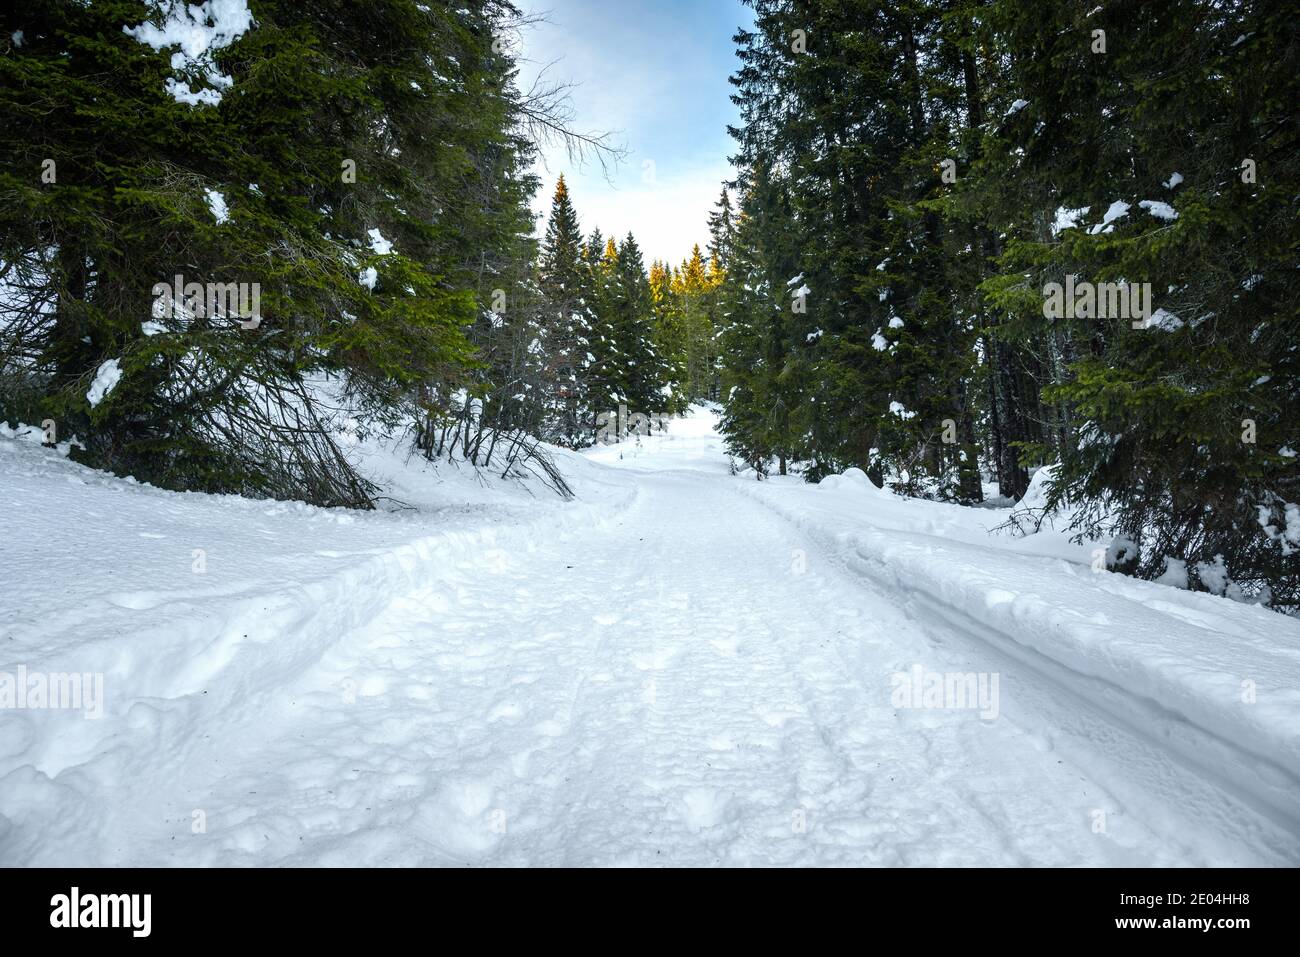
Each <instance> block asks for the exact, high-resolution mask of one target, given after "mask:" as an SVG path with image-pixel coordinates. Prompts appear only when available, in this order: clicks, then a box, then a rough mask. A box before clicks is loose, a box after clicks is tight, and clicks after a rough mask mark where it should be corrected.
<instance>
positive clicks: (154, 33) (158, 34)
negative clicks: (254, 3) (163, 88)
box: [122, 0, 253, 106]
mask: <svg viewBox="0 0 1300 957" xmlns="http://www.w3.org/2000/svg"><path fill="white" fill-rule="evenodd" d="M162 12H163V16H162V18H161V20H162V22H161V23H153V22H150V21H147V20H146V21H145V22H144V23H141V24H139V25H137V26H134V27H132V26H124V27H123V28H122V30H123V31H124V32H125V33H126V34H127V35H128V36H131V37H134V38H135V39H136V40H139V41H140V42H141V43H144V44H146V45H148V46H150V47H153V48H154V49H155V50H165V49H168V48H170V47H177V48H178V49H177V50H176V52H175V53H173V54H172V58H171V68H172V69H173V70H175V71H177V72H180V73H201V74H202V75H203V76H204V77H205V78H206V79H207V80H208V82H209V83H211V84H212V85H213V86H215V87H219V88H222V89H224V88H228V87H229V86H230V85H231V83H232V80H231V78H230V77H228V76H226V75H224V74H222V73H220V72H219V71H218V70H217V69H216V66H215V65H214V64H213V62H212V52H213V51H214V50H219V49H221V48H222V47H227V46H229V45H230V44H232V43H234V42H235V40H237V39H239V37H240V36H241V35H243V34H244V33H246V32H247V31H248V30H249V28H251V27H252V25H253V15H252V13H251V12H250V11H249V9H248V3H247V0H204V2H203V3H196V4H190V3H187V2H185V0H164V3H163V4H162ZM167 91H168V92H169V93H171V95H172V97H173V98H175V99H176V100H177V101H179V102H181V103H188V104H190V105H191V106H194V105H197V104H199V103H204V104H207V105H212V106H215V105H216V104H217V103H219V102H221V92H220V90H218V89H204V90H200V91H197V92H196V91H194V90H193V89H192V88H191V86H190V84H189V83H188V82H185V81H183V80H180V79H178V78H176V77H171V78H169V79H168V80H167Z"/></svg>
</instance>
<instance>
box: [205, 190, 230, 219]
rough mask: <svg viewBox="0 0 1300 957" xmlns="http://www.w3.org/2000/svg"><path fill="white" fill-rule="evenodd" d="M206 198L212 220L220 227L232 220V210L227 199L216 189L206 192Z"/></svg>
mask: <svg viewBox="0 0 1300 957" xmlns="http://www.w3.org/2000/svg"><path fill="white" fill-rule="evenodd" d="M204 196H205V198H206V199H207V201H208V210H209V211H210V212H211V213H212V218H213V219H215V220H216V221H217V225H218V226H220V225H221V224H222V223H225V222H226V221H227V220H229V219H230V209H229V207H227V206H226V197H225V196H223V195H222V194H221V193H219V192H217V191H216V190H215V189H208V190H204Z"/></svg>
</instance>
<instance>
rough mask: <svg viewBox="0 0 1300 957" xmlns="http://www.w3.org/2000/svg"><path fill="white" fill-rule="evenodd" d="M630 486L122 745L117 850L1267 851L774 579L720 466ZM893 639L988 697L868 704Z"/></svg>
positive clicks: (575, 858)
mask: <svg viewBox="0 0 1300 957" xmlns="http://www.w3.org/2000/svg"><path fill="white" fill-rule="evenodd" d="M640 483H641V485H640V488H641V494H640V495H639V496H638V498H637V500H636V504H635V505H634V506H632V507H631V508H630V509H628V510H626V511H625V512H624V513H623V514H622V515H620V516H619V518H618V519H617V520H616V521H615V522H614V523H613V524H611V525H610V526H608V527H606V528H593V529H591V530H589V531H583V532H578V533H573V534H570V535H567V536H564V537H561V538H559V539H557V540H555V541H552V542H547V543H540V542H539V543H538V544H537V545H536V547H535V548H533V549H532V550H530V551H527V552H524V553H521V554H517V555H512V556H501V555H495V556H492V557H490V558H489V559H487V560H486V561H483V562H480V563H476V564H472V565H469V566H467V567H466V568H465V569H464V571H463V574H462V575H461V576H460V584H459V587H457V588H455V589H454V591H452V592H450V593H449V591H448V590H447V589H438V590H430V591H427V592H422V593H415V594H410V595H405V596H402V597H400V598H398V599H397V600H395V601H394V602H393V603H392V605H391V606H390V607H389V608H388V610H387V611H386V612H385V613H384V614H383V615H382V616H380V617H379V618H377V619H376V620H374V621H373V622H371V623H370V624H369V625H367V626H365V627H363V628H361V629H360V630H357V631H355V632H354V633H352V634H351V635H349V636H348V637H347V638H346V639H345V640H344V641H342V642H340V643H338V644H336V645H335V646H334V647H333V649H332V650H331V652H330V653H329V655H328V656H327V657H326V658H325V659H324V661H322V662H321V664H320V666H319V667H317V668H314V669H313V670H312V671H311V672H310V673H309V674H307V675H305V676H304V677H303V678H302V679H301V680H300V681H299V682H297V683H296V684H295V685H291V686H290V687H288V688H282V689H279V690H277V691H275V692H274V693H270V694H268V693H265V692H263V693H258V694H254V695H253V696H252V697H250V698H248V699H247V700H245V701H244V702H243V703H242V704H241V705H240V706H239V708H238V709H235V710H233V711H231V713H223V714H220V715H217V716H216V718H217V723H215V724H213V725H212V726H210V727H208V728H207V731H208V733H207V735H205V737H204V739H203V740H202V741H199V742H195V743H194V744H193V746H192V749H191V750H190V752H189V753H188V754H186V755H185V757H184V760H183V761H182V762H179V763H178V762H177V761H176V759H175V756H174V755H172V756H169V757H167V758H166V761H165V763H163V764H160V765H159V766H157V767H156V768H139V769H137V772H138V773H137V776H136V779H135V785H134V786H128V788H129V791H131V792H134V793H129V794H124V795H122V797H123V798H125V800H123V801H120V802H119V807H124V808H128V809H130V810H128V811H127V813H126V814H125V816H124V817H122V818H120V819H119V820H117V821H116V826H117V828H118V830H119V833H122V836H124V837H126V836H128V835H129V839H128V840H125V841H124V842H123V843H124V845H126V846H129V847H130V848H131V851H130V853H129V855H128V859H129V860H131V861H132V862H134V863H144V862H158V861H175V862H206V863H217V862H222V863H253V862H259V863H283V864H294V863H311V862H320V863H329V864H361V863H370V864H388V863H411V864H414V863H445V864H455V863H461V862H477V863H501V864H522V863H531V864H588V863H599V864H611V863H629V864H633V863H640V864H646V863H654V862H665V863H675V864H685V863H699V864H717V863H721V864H744V863H781V864H794V863H843V864H849V863H863V864H975V863H980V864H1030V863H1034V864H1046V863H1051V864H1087V863H1129V864H1179V863H1229V862H1233V863H1279V862H1283V861H1286V860H1295V855H1296V840H1295V836H1294V835H1292V834H1288V833H1287V832H1286V831H1284V830H1282V829H1280V828H1277V827H1275V826H1273V825H1271V824H1269V823H1268V822H1267V821H1266V820H1265V819H1264V818H1262V817H1260V816H1259V815H1257V814H1255V813H1254V812H1253V811H1250V810H1248V809H1246V808H1244V807H1242V806H1241V805H1240V803H1239V802H1238V801H1236V800H1235V799H1234V798H1232V797H1229V796H1227V795H1225V794H1224V793H1223V792H1222V791H1220V790H1219V789H1218V788H1217V787H1216V786H1215V785H1214V784H1212V783H1207V782H1205V781H1202V780H1201V779H1200V778H1199V777H1198V776H1197V775H1196V774H1194V773H1193V772H1191V771H1188V770H1186V769H1185V768H1183V767H1181V766H1180V765H1178V764H1177V763H1176V762H1174V761H1172V760H1171V759H1169V758H1168V757H1166V756H1165V755H1164V754H1163V753H1162V752H1161V751H1160V749H1159V748H1158V747H1157V746H1154V745H1153V744H1151V743H1150V742H1146V741H1144V740H1143V739H1142V738H1141V736H1140V735H1138V734H1135V733H1133V732H1132V731H1129V730H1125V729H1123V728H1121V727H1117V726H1115V725H1113V724H1111V723H1110V722H1108V721H1107V720H1106V719H1105V717H1104V716H1103V715H1101V714H1100V713H1093V712H1091V710H1090V708H1089V707H1088V705H1087V703H1086V702H1085V701H1082V700H1080V699H1074V698H1071V697H1066V698H1065V700H1062V696H1061V694H1060V689H1059V688H1057V687H1055V686H1053V685H1051V684H1050V682H1046V681H1045V680H1043V679H1040V677H1039V676H1038V675H1037V674H1036V673H1034V672H1032V671H1030V670H1028V669H1026V668H1023V667H1020V666H1019V665H1018V664H1017V663H1016V662H1015V661H1013V660H1012V659H1011V658H1009V657H1007V656H1005V655H1002V654H1000V653H999V652H996V651H994V650H993V649H991V648H988V647H986V646H984V645H982V644H981V643H980V642H979V641H978V640H976V639H974V638H972V637H970V636H967V635H963V634H962V633H961V632H960V631H959V630H957V629H954V628H945V627H943V626H942V625H940V624H937V623H936V622H935V621H933V620H927V618H926V617H925V615H924V614H920V613H918V615H917V616H916V617H912V616H910V615H909V614H908V612H907V610H906V609H904V608H900V607H898V606H897V605H895V604H894V603H893V602H891V601H889V600H887V599H886V598H885V597H884V596H881V595H878V594H873V593H872V592H871V591H870V590H865V589H864V588H863V586H862V584H861V582H860V581H858V580H852V579H849V578H848V577H846V576H844V575H843V574H842V573H841V572H839V571H837V570H836V569H834V568H833V567H829V566H828V567H820V568H819V567H818V566H819V561H818V558H817V556H816V554H815V553H814V552H811V551H809V552H808V555H809V557H808V558H807V562H808V570H807V571H806V573H804V574H797V573H796V571H795V569H794V559H793V558H792V556H794V554H795V550H796V549H803V550H809V549H811V546H810V545H809V544H808V543H807V542H804V541H802V540H800V538H799V537H798V535H797V534H796V533H795V532H794V531H793V530H792V529H791V528H790V527H789V526H788V525H787V524H786V523H784V522H783V521H782V520H780V519H779V518H777V517H775V516H774V515H773V514H772V513H771V512H769V511H768V510H766V509H764V508H763V507H762V506H761V505H759V504H757V503H755V502H753V501H751V500H749V499H747V498H745V497H743V496H740V495H738V494H736V493H735V492H734V491H732V490H731V489H730V488H728V487H727V485H726V483H725V482H724V481H722V480H717V479H714V478H713V477H711V476H707V475H703V474H700V473H689V472H678V473H673V472H665V473H658V474H654V473H645V474H643V475H642V476H640ZM916 661H922V662H925V663H926V664H927V666H928V667H940V666H942V665H944V664H945V663H946V664H950V665H951V666H952V667H953V668H955V669H957V670H962V671H968V670H969V671H998V672H1000V674H1001V681H1002V695H1001V697H1002V702H1003V703H1002V714H1001V716H1000V717H999V718H998V719H997V720H994V721H988V722H985V721H982V720H980V718H979V717H978V715H977V714H975V713H974V712H971V711H958V712H954V711H916V712H900V711H898V710H896V709H894V708H893V707H892V706H891V702H890V685H889V681H888V676H889V675H890V674H891V673H893V672H895V671H903V670H907V669H908V668H909V667H910V666H911V665H912V663H913V662H916ZM177 772H179V773H177ZM162 782H166V783H165V784H162ZM164 808H170V809H171V810H172V813H170V814H169V813H166V812H165V811H164V810H163V809H164ZM192 809H202V810H203V811H204V812H205V814H206V826H207V833H206V834H204V835H199V836H195V835H192V834H191V833H190V831H191V827H190V823H191V812H192ZM1097 810H1103V811H1105V812H1106V833H1104V834H1094V833H1093V829H1092V825H1093V821H1094V814H1095V812H1096V811H1097ZM160 816H161V817H163V818H165V819H171V820H174V821H175V822H176V826H175V828H174V830H172V831H170V832H167V831H166V830H164V831H160V829H159V828H158V826H157V821H158V819H159V817H160ZM149 835H153V837H152V839H150V837H149Z"/></svg>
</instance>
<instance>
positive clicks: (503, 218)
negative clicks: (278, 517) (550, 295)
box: [0, 0, 534, 505]
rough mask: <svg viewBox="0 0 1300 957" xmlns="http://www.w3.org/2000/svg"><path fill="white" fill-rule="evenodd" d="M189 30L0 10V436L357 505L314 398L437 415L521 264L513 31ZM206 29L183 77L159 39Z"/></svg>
mask: <svg viewBox="0 0 1300 957" xmlns="http://www.w3.org/2000/svg"><path fill="white" fill-rule="evenodd" d="M232 6H235V5H226V7H232ZM195 12H197V13H199V14H200V16H199V17H198V19H197V20H196V19H195V18H194V17H193V14H192V13H191V12H190V10H189V9H188V8H186V7H185V5H184V4H178V3H162V4H153V3H144V2H129V0H113V2H108V0H104V2H95V3H81V2H75V0H38V2H35V3H31V4H25V5H22V6H21V7H6V8H5V10H4V12H3V13H0V36H2V37H4V38H5V39H4V41H3V42H4V43H5V45H6V49H4V51H3V56H0V271H2V272H3V279H4V282H5V289H6V296H5V301H4V302H3V303H2V304H0V308H3V309H4V315H3V320H2V321H0V418H9V419H10V420H18V421H25V422H41V421H45V422H48V423H51V425H52V427H53V429H56V430H57V432H58V435H59V436H60V437H61V438H68V439H71V438H73V437H75V438H76V440H77V441H76V447H75V448H74V449H73V454H74V456H76V457H78V458H80V459H82V460H83V461H86V462H88V463H90V464H92V465H95V466H97V467H102V468H107V469H111V470H113V471H116V472H119V473H129V474H134V475H136V476H137V477H139V478H141V479H146V480H149V481H153V482H156V483H158V484H161V485H164V486H167V487H172V488H185V489H200V490H206V491H227V492H242V493H246V494H253V495H274V496H292V497H295V498H305V499H307V500H309V501H313V502H319V503H322V504H350V505H366V504H368V503H369V501H370V499H371V496H372V494H373V492H374V489H373V488H371V487H370V486H369V485H368V483H367V482H366V481H365V479H364V478H363V477H362V476H360V475H359V474H358V473H357V472H356V471H355V469H354V468H353V467H352V466H351V464H349V462H348V461H347V458H346V456H345V455H344V454H343V452H342V450H341V449H340V446H339V442H338V435H337V432H336V430H335V427H334V426H335V423H334V422H333V418H334V417H333V415H332V411H331V401H330V399H331V398H333V399H338V400H340V401H342V400H344V399H346V404H347V405H348V406H349V415H350V416H352V415H360V416H361V417H362V418H363V419H364V418H367V417H371V416H373V417H379V418H382V417H384V416H390V415H393V414H394V413H395V412H396V411H398V410H403V411H406V412H412V413H414V412H418V413H419V414H420V415H428V414H437V413H439V412H441V411H444V410H445V409H446V408H447V407H448V401H449V397H450V396H452V395H454V394H456V393H457V391H458V390H466V389H469V388H472V387H473V386H474V384H475V374H476V371H477V370H478V368H479V365H480V363H481V362H482V360H481V359H480V358H476V357H475V351H476V350H475V344H474V342H472V339H471V332H472V330H473V327H474V325H475V324H476V323H477V322H478V321H479V320H480V316H479V308H478V304H479V303H480V302H481V301H485V298H486V296H485V293H486V292H487V291H488V290H490V289H492V288H495V287H498V286H500V285H502V284H503V283H504V282H506V279H503V278H502V276H503V275H505V274H507V273H509V271H510V269H511V264H512V263H517V262H520V261H521V260H522V261H525V262H526V261H527V256H528V253H527V249H526V246H527V243H528V242H529V241H530V240H529V237H530V234H531V231H532V221H531V218H530V216H529V214H528V211H527V201H528V198H529V194H530V192H531V190H532V189H533V188H534V184H533V183H532V181H531V179H530V177H529V176H528V175H527V174H526V172H525V170H526V168H527V165H528V162H529V161H530V158H531V148H532V147H531V145H530V144H529V143H528V142H527V141H526V139H525V138H524V137H523V136H521V130H522V129H523V128H524V125H525V124H524V120H525V119H526V117H524V116H522V115H521V111H522V110H524V109H525V108H526V107H527V104H526V103H525V102H524V101H523V100H522V99H521V97H520V96H519V94H518V92H517V91H516V90H515V89H514V87H513V69H514V68H513V66H512V64H511V62H510V60H509V57H508V56H507V54H506V53H505V52H504V51H503V48H502V47H501V45H500V44H498V43H496V39H497V38H498V37H499V36H501V35H502V34H503V32H504V31H505V30H506V29H507V28H508V27H509V24H510V23H511V22H512V20H513V19H514V18H515V17H516V16H517V14H516V12H515V11H514V9H513V7H511V5H510V4H509V3H506V2H497V0H466V2H465V3H458V4H455V5H445V4H431V5H424V4H419V3H415V2H410V0H376V2H373V3H366V4H354V3H349V2H344V0H319V2H313V3H300V2H296V0H291V2H279V0H254V2H253V3H252V4H251V6H250V8H249V13H250V15H249V16H248V17H247V19H246V20H245V21H244V22H242V23H238V24H235V25H233V26H232V25H231V24H222V23H221V22H220V18H219V17H218V16H217V14H218V13H222V11H215V10H208V9H207V8H206V7H205V8H202V9H199V8H195ZM204 14H211V15H212V16H213V18H214V19H216V20H217V21H218V22H216V23H215V26H216V28H217V29H216V31H215V36H214V41H215V42H213V43H212V44H211V45H210V46H209V48H208V49H206V50H204V51H202V53H201V56H199V57H198V58H188V57H191V54H192V53H193V51H190V50H189V49H188V48H187V47H186V46H184V45H178V43H177V42H174V39H173V38H171V37H169V36H168V35H167V28H168V25H169V24H171V25H172V26H177V25H179V26H181V27H187V28H190V29H196V30H197V29H201V28H203V27H204V26H205V25H206V26H208V27H212V26H213V25H214V24H213V22H212V20H209V21H206V23H205V21H204V18H203V15H204ZM160 28H161V29H160ZM223 28H224V29H225V30H226V31H227V32H226V33H225V35H223V34H222V29H223ZM236 30H238V31H240V32H238V35H237V36H233V38H232V34H233V33H234V32H235V31H236ZM187 58H188V59H187ZM173 277H178V278H176V279H175V280H174V279H173ZM173 281H174V282H175V284H176V286H177V287H179V288H182V289H183V288H184V285H188V284H189V283H191V282H194V283H197V284H198V286H199V287H206V288H211V287H210V286H208V285H207V284H209V283H215V284H218V286H225V285H226V284H231V287H230V288H232V289H234V288H236V287H238V288H239V289H241V290H242V291H243V292H245V293H246V292H247V290H248V287H250V286H251V287H254V288H255V289H256V290H257V293H258V295H257V302H258V309H257V315H255V316H253V315H249V314H247V310H245V311H244V312H242V313H240V314H238V315H236V314H235V312H234V310H233V309H231V308H230V307H229V305H228V304H227V305H226V306H224V307H222V306H218V307H216V308H212V306H211V302H210V300H211V298H212V297H211V296H208V297H206V299H207V300H209V301H207V302H205V297H204V296H203V295H202V294H201V293H200V294H198V295H195V296H190V295H185V296H183V297H182V298H181V300H180V301H172V302H160V297H159V292H158V285H159V284H160V283H162V284H172V283H173ZM247 298H250V297H246V299H245V300H241V302H246V300H247ZM160 306H161V308H160ZM106 376H107V378H106ZM322 383H327V384H328V385H327V387H325V388H320V387H318V386H320V385H321V384H322Z"/></svg>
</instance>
